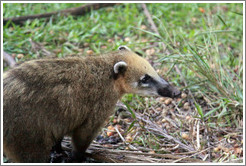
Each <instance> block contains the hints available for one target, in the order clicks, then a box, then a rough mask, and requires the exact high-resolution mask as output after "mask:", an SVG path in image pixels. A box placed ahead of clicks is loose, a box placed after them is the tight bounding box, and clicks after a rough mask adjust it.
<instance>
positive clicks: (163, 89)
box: [157, 79, 181, 98]
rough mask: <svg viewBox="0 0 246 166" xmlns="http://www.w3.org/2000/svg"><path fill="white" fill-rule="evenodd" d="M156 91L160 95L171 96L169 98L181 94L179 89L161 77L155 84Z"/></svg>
mask: <svg viewBox="0 0 246 166" xmlns="http://www.w3.org/2000/svg"><path fill="white" fill-rule="evenodd" d="M157 93H158V94H159V95H160V96H163V97H171V98H175V97H179V96H180V95H181V92H180V90H178V89H177V88H176V87H174V86H172V85H170V84H169V83H168V82H166V81H165V80H163V79H161V81H160V82H159V84H158V85H157Z"/></svg>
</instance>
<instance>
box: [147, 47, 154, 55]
mask: <svg viewBox="0 0 246 166" xmlns="http://www.w3.org/2000/svg"><path fill="white" fill-rule="evenodd" d="M145 53H146V54H147V55H148V56H149V55H153V54H154V53H155V49H154V48H150V49H147V50H146V51H145Z"/></svg>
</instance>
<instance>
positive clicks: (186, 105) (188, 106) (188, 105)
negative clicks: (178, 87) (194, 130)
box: [183, 102, 190, 110]
mask: <svg viewBox="0 0 246 166" xmlns="http://www.w3.org/2000/svg"><path fill="white" fill-rule="evenodd" d="M183 108H184V109H185V110H188V109H189V108H190V103H189V102H186V103H184V106H183Z"/></svg>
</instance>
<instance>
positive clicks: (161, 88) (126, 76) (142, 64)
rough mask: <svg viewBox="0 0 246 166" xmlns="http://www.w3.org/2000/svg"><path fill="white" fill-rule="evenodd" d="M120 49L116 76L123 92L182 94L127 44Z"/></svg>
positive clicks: (115, 71) (171, 95)
mask: <svg viewBox="0 0 246 166" xmlns="http://www.w3.org/2000/svg"><path fill="white" fill-rule="evenodd" d="M118 49H119V54H120V55H118V56H119V60H118V61H117V62H115V64H114V78H115V81H116V84H117V88H119V90H120V91H122V93H135V94H139V95H151V96H163V97H172V98H174V97H177V96H179V95H180V91H179V90H178V89H176V88H175V87H173V86H171V85H170V84H169V83H168V82H167V81H165V80H164V79H162V78H161V77H160V76H159V75H158V74H157V72H156V71H155V70H154V69H153V67H152V66H151V65H150V64H149V63H148V61H146V60H145V59H144V58H142V57H140V56H139V55H137V54H136V53H134V52H132V51H131V50H130V49H129V48H127V47H126V46H120V47H119V48H118ZM116 59H118V58H116Z"/></svg>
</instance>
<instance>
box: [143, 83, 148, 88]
mask: <svg viewBox="0 0 246 166" xmlns="http://www.w3.org/2000/svg"><path fill="white" fill-rule="evenodd" d="M141 87H144V88H146V87H149V84H141Z"/></svg>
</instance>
